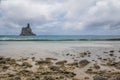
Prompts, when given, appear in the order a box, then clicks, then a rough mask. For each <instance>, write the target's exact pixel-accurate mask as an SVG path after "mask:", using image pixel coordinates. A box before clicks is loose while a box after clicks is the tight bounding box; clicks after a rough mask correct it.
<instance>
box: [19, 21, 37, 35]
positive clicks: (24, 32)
mask: <svg viewBox="0 0 120 80" xmlns="http://www.w3.org/2000/svg"><path fill="white" fill-rule="evenodd" d="M20 36H36V34H34V33H33V32H32V29H31V27H30V24H29V23H28V24H27V27H23V28H22V31H21V34H20Z"/></svg>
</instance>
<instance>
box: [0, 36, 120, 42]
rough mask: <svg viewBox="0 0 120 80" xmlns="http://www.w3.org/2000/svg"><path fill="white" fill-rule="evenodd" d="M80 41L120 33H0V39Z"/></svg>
mask: <svg viewBox="0 0 120 80" xmlns="http://www.w3.org/2000/svg"><path fill="white" fill-rule="evenodd" d="M80 40H81V41H82V40H88V41H89V40H120V35H39V36H17V35H0V41H80Z"/></svg>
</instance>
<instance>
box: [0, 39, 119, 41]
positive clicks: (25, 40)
mask: <svg viewBox="0 0 120 80" xmlns="http://www.w3.org/2000/svg"><path fill="white" fill-rule="evenodd" d="M0 41H120V39H76V40H72V39H67V40H0Z"/></svg>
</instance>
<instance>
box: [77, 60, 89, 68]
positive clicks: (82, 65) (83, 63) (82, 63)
mask: <svg viewBox="0 0 120 80" xmlns="http://www.w3.org/2000/svg"><path fill="white" fill-rule="evenodd" d="M89 63H90V62H89V61H88V60H81V61H80V62H79V65H80V67H85V66H86V65H88V64H89Z"/></svg>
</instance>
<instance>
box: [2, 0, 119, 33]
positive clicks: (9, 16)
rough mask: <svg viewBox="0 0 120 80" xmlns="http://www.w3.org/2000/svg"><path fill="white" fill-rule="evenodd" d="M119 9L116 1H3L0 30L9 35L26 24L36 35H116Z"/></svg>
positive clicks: (117, 0)
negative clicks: (106, 32)
mask: <svg viewBox="0 0 120 80" xmlns="http://www.w3.org/2000/svg"><path fill="white" fill-rule="evenodd" d="M119 7H120V1H119V0H3V1H1V2H0V28H1V29H6V30H7V31H8V32H9V33H11V31H13V30H19V29H20V28H21V27H22V26H24V25H25V24H26V23H28V22H29V23H31V25H32V26H33V27H32V28H33V29H34V31H36V33H38V34H39V33H40V32H44V33H45V34H47V33H50V34H60V32H63V33H64V34H66V33H69V34H78V33H79V32H81V33H79V34H84V33H82V32H88V34H89V32H90V33H91V32H96V31H98V30H99V31H102V30H103V31H104V30H105V31H108V32H109V31H111V30H115V31H117V33H118V32H119V31H120V29H119V28H120V16H119V14H120V10H119ZM93 30H94V31H93ZM8 32H7V33H8ZM56 32H58V33H56ZM4 33H5V32H3V31H2V34H4ZM16 33H18V32H17V31H16V32H15V34H16ZM115 33H116V32H115ZM108 34H109V33H108Z"/></svg>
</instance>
